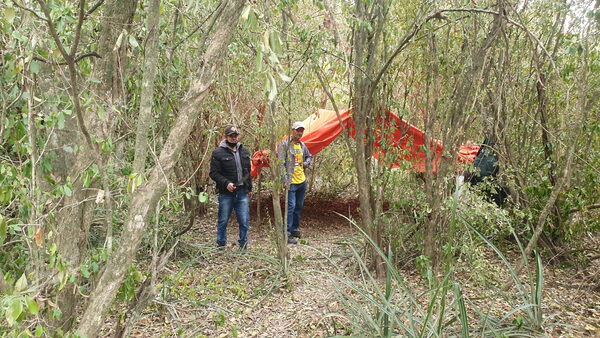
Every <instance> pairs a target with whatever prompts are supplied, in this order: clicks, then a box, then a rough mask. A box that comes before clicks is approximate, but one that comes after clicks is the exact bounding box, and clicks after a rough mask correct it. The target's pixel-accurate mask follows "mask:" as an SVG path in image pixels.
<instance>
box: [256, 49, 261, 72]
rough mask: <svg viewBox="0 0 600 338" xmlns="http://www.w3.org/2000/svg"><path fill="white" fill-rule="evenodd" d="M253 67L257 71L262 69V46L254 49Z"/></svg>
mask: <svg viewBox="0 0 600 338" xmlns="http://www.w3.org/2000/svg"><path fill="white" fill-rule="evenodd" d="M255 67H256V70H257V71H259V72H260V71H261V70H262V69H263V51H262V48H258V50H257V51H256V60H255Z"/></svg>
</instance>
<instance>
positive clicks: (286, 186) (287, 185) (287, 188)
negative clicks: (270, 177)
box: [283, 182, 291, 190]
mask: <svg viewBox="0 0 600 338" xmlns="http://www.w3.org/2000/svg"><path fill="white" fill-rule="evenodd" d="M290 184H291V182H285V183H284V184H283V186H284V187H285V189H286V190H290Z"/></svg>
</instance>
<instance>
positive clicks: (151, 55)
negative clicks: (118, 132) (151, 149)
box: [133, 0, 160, 175]
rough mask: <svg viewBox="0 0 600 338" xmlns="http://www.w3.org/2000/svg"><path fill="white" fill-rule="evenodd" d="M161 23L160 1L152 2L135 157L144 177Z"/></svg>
mask: <svg viewBox="0 0 600 338" xmlns="http://www.w3.org/2000/svg"><path fill="white" fill-rule="evenodd" d="M159 21H160V0H150V5H149V6H148V13H147V14H146V30H147V31H148V39H147V42H146V55H145V58H144V66H143V67H144V68H143V69H144V76H143V79H142V93H141V98H140V114H139V117H138V121H137V131H136V134H135V156H134V159H133V172H134V173H137V174H138V175H143V173H144V169H145V167H146V157H147V155H148V131H149V130H151V129H152V123H151V122H152V102H153V98H154V80H155V78H156V72H157V69H158V37H159V35H158V25H159Z"/></svg>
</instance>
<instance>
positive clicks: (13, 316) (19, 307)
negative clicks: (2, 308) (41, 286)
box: [4, 298, 23, 326]
mask: <svg viewBox="0 0 600 338" xmlns="http://www.w3.org/2000/svg"><path fill="white" fill-rule="evenodd" d="M22 312H23V304H22V303H21V299H20V298H15V299H13V300H12V302H11V304H10V306H9V307H8V309H6V312H5V313H4V316H5V317H6V321H7V322H8V324H9V325H11V326H13V325H15V324H16V323H17V319H18V318H19V316H20V315H21V313H22Z"/></svg>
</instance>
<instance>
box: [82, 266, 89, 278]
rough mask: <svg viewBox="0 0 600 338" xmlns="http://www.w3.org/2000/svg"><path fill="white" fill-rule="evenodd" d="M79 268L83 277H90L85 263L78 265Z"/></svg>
mask: <svg viewBox="0 0 600 338" xmlns="http://www.w3.org/2000/svg"><path fill="white" fill-rule="evenodd" d="M79 270H81V275H82V276H83V277H85V278H90V271H89V270H88V267H87V265H81V266H80V267H79Z"/></svg>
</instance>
